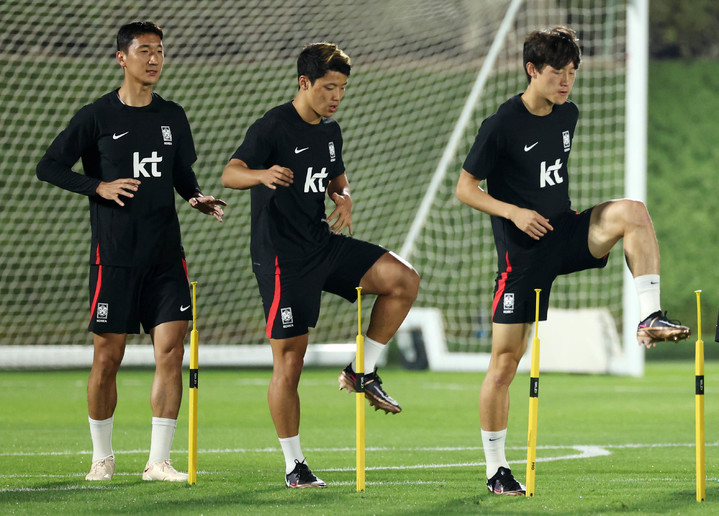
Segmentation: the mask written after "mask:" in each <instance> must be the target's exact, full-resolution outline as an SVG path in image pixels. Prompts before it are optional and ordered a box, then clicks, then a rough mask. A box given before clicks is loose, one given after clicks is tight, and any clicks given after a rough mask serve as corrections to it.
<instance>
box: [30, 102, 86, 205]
mask: <svg viewBox="0 0 719 516" xmlns="http://www.w3.org/2000/svg"><path fill="white" fill-rule="evenodd" d="M93 153H94V154H97V135H96V131H95V118H94V114H93V110H92V107H91V106H85V107H84V108H82V109H81V110H80V111H78V112H77V114H75V116H74V117H73V118H72V120H70V124H69V125H68V126H67V128H66V129H65V130H64V131H62V132H61V133H60V134H59V135H58V136H57V137H56V138H55V140H54V141H53V142H52V143H51V144H50V147H48V149H47V151H45V155H44V156H43V157H42V159H41V160H40V162H39V163H38V165H37V167H36V169H35V173H36V174H37V178H38V179H39V180H40V181H46V182H48V183H50V184H53V185H55V186H59V187H60V188H63V189H65V190H69V191H70V192H74V193H79V194H83V195H88V196H89V195H95V194H96V190H97V187H98V185H99V184H100V179H98V178H94V177H89V176H87V175H84V174H79V173H77V172H74V171H73V170H72V167H73V166H74V165H75V163H77V161H78V160H79V159H80V158H81V157H87V156H89V155H91V154H93Z"/></svg>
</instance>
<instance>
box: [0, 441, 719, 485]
mask: <svg viewBox="0 0 719 516" xmlns="http://www.w3.org/2000/svg"><path fill="white" fill-rule="evenodd" d="M692 446H694V443H644V444H642V443H631V444H616V445H609V444H608V445H582V444H575V445H569V446H537V449H538V450H566V449H571V450H574V451H575V452H576V453H570V454H564V455H557V456H554V457H537V462H550V461H558V460H575V459H590V458H593V457H602V456H607V455H611V453H612V452H611V450H612V449H631V448H672V447H692ZM706 446H719V442H714V443H707V445H706ZM479 449H480V448H479V447H476V446H469V447H416V448H391V447H387V448H367V451H395V452H396V451H400V452H401V451H411V452H415V451H476V450H479ZM507 449H508V450H524V449H526V448H525V447H523V446H514V447H508V448H507ZM307 451H310V450H309V449H308V450H307ZM311 451H314V452H347V451H354V448H349V447H348V448H315V449H312V450H311ZM198 452H199V453H253V452H254V453H257V452H259V453H266V452H273V453H279V452H280V450H278V449H276V448H255V449H246V448H237V449H223V450H198ZM89 453H90V452H70V451H67V452H53V453H34V454H31V453H3V454H0V455H4V456H8V455H22V456H25V455H34V456H43V455H80V454H89ZM130 453H147V450H128V451H116V454H130ZM175 453H182V452H181V451H176V452H175ZM185 453H186V452H185ZM509 462H510V463H511V464H526V462H527V461H526V460H523V459H518V460H510V461H509ZM484 465H485V463H484V462H481V461H473V462H454V463H445V464H408V465H402V466H369V467H367V468H366V469H367V471H382V470H416V469H439V468H464V467H479V466H484ZM315 471H325V472H345V471H355V468H354V467H348V468H324V469H319V468H316V469H315ZM217 473H232V471H227V472H221V471H198V474H217ZM135 475H139V473H116V474H115V476H135ZM82 476H84V473H76V474H70V475H25V474H17V475H13V474H10V475H0V478H6V479H10V478H72V477H82ZM415 483H416V482H415ZM333 484H336V483H334V482H333ZM340 485H342V484H340ZM60 489H63V488H47V489H46V490H60ZM67 489H77V488H76V487H69V488H67ZM22 490H36V491H42V490H43V489H42V488H37V489H31V488H27V489H25V488H18V489H5V490H2V489H0V492H10V491H22Z"/></svg>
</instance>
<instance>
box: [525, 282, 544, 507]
mask: <svg viewBox="0 0 719 516" xmlns="http://www.w3.org/2000/svg"><path fill="white" fill-rule="evenodd" d="M534 291H535V292H536V293H537V300H536V305H537V306H536V313H535V316H534V338H533V339H532V367H531V369H530V372H529V429H528V431H527V493H526V495H527V496H534V475H535V473H536V465H537V411H538V409H539V333H538V332H539V293H540V292H541V291H542V289H541V288H535V289H534Z"/></svg>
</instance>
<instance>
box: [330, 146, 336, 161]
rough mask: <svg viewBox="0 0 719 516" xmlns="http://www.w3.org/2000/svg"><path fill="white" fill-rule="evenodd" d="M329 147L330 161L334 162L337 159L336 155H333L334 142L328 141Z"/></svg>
mask: <svg viewBox="0 0 719 516" xmlns="http://www.w3.org/2000/svg"><path fill="white" fill-rule="evenodd" d="M329 149H330V161H331V162H334V161H335V160H336V159H337V157H336V155H335V142H330V144H329Z"/></svg>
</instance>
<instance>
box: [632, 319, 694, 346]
mask: <svg viewBox="0 0 719 516" xmlns="http://www.w3.org/2000/svg"><path fill="white" fill-rule="evenodd" d="M691 333H692V331H691V329H689V328H688V327H687V326H682V324H681V323H680V322H679V321H671V320H669V319H667V313H666V312H664V313H663V314H662V312H660V311H656V312H654V313H653V314H651V315H649V316H648V317H647V318H646V319H644V320H643V321H642V322H640V323H639V326H638V327H637V340H638V341H639V344H643V345H644V346H647V347H650V346H652V345H653V344H654V343H655V342H663V341H667V340H673V341H674V342H677V341H679V340H684V339H686V338H687V337H689V335H691Z"/></svg>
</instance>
